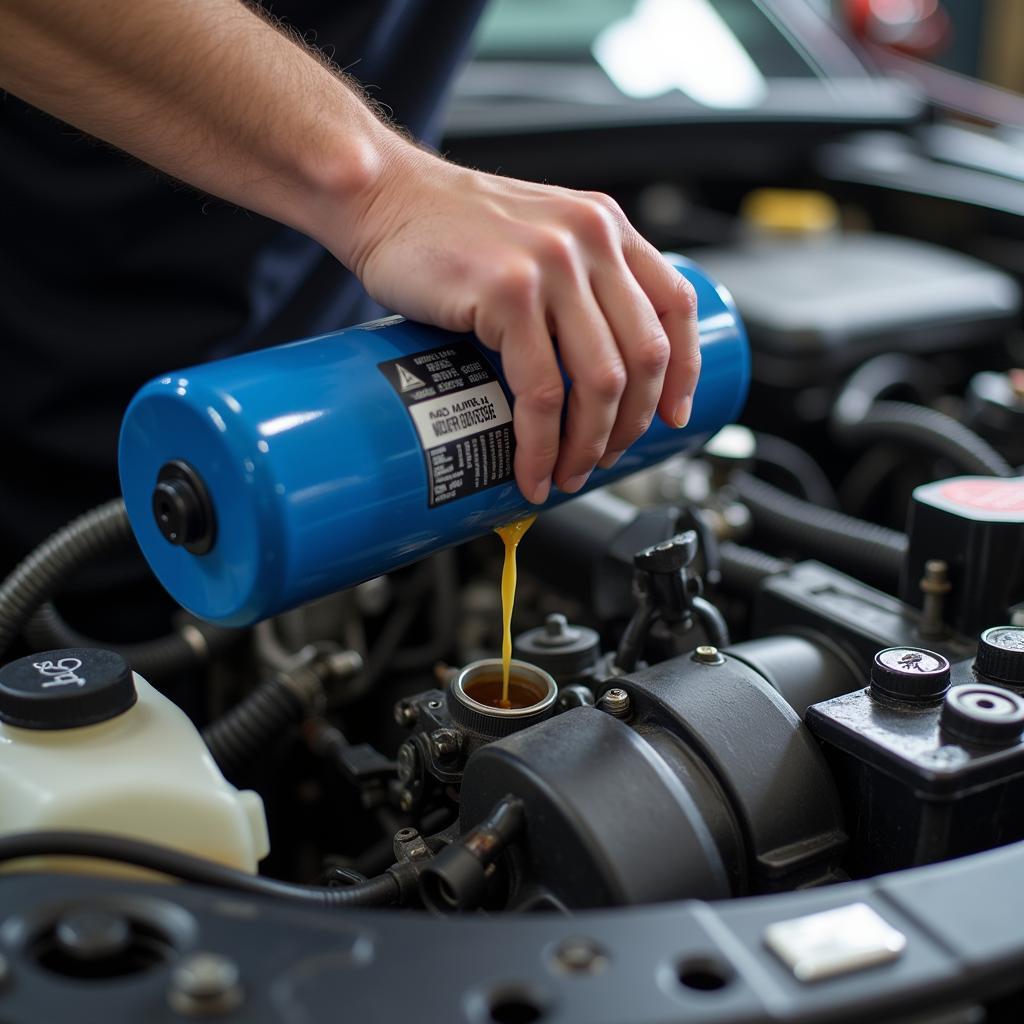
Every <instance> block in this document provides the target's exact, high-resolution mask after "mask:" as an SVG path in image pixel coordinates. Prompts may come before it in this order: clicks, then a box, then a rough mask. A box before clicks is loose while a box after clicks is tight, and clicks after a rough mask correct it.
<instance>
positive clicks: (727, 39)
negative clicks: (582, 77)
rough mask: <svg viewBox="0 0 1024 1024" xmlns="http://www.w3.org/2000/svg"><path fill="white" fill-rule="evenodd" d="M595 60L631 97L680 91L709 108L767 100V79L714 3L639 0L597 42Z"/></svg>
mask: <svg viewBox="0 0 1024 1024" xmlns="http://www.w3.org/2000/svg"><path fill="white" fill-rule="evenodd" d="M593 53H594V59H595V60H596V61H597V62H598V64H600V65H601V67H602V68H603V69H604V72H605V74H607V75H608V77H609V78H610V79H611V80H612V81H613V82H614V83H615V85H616V86H617V87H618V89H619V90H620V91H621V92H623V93H624V94H625V95H627V96H633V97H635V98H637V99H647V98H650V97H652V96H661V95H663V94H664V93H667V92H671V91H672V90H673V89H679V90H681V91H682V92H684V93H686V94H687V95H688V96H689V97H690V98H691V99H693V100H696V101H697V102H698V103H702V104H704V106H707V107H721V108H733V109H735V108H745V107H753V106H756V105H757V104H758V103H760V102H761V100H762V99H763V98H764V95H765V92H766V85H765V80H764V76H763V75H762V74H761V72H760V71H759V70H758V68H757V65H756V64H755V63H754V62H753V61H752V60H751V59H750V55H749V54H748V53H747V51H746V50H745V49H744V48H743V46H742V44H741V43H740V41H739V40H738V39H737V38H736V36H734V35H733V33H732V31H731V30H730V28H729V26H728V25H727V24H726V23H725V22H724V21H723V20H722V18H721V16H720V15H719V14H718V12H717V11H716V10H715V8H714V7H713V6H712V5H711V3H710V2H709V0H637V3H636V5H635V6H634V8H633V13H632V14H630V15H629V16H628V17H626V18H623V19H622V20H621V21H616V22H613V23H612V24H611V25H609V26H608V27H607V28H606V29H604V31H603V32H601V34H600V35H599V36H598V37H597V38H596V39H595V40H594V45H593Z"/></svg>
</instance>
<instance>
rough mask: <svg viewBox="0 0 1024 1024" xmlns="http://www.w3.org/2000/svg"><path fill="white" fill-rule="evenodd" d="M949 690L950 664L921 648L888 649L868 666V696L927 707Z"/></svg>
mask: <svg viewBox="0 0 1024 1024" xmlns="http://www.w3.org/2000/svg"><path fill="white" fill-rule="evenodd" d="M948 688H949V662H948V661H947V660H946V659H945V658H944V657H943V656H942V655H941V654H936V653H935V652H934V651H927V650H925V649H924V648H923V647H887V648H886V649H885V650H884V651H879V652H878V653H877V654H876V655H875V660H874V663H873V664H872V666H871V695H872V696H873V697H880V698H882V699H883V700H884V699H886V698H888V699H889V700H899V701H906V702H907V703H909V704H927V703H931V702H935V701H937V700H939V698H940V697H942V695H943V694H944V693H945V692H946V690H947V689H948Z"/></svg>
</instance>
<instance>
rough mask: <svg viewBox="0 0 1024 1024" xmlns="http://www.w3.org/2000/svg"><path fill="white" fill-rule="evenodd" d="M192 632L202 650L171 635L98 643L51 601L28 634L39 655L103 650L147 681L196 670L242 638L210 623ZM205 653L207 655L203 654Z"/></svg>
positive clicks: (30, 624) (34, 618)
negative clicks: (64, 650)
mask: <svg viewBox="0 0 1024 1024" xmlns="http://www.w3.org/2000/svg"><path fill="white" fill-rule="evenodd" d="M192 628H193V629H195V630H196V632H197V633H198V634H199V636H200V637H201V638H202V639H201V640H200V641H199V647H198V648H197V647H196V646H194V645H193V644H191V643H189V641H188V640H187V639H186V638H185V637H184V636H183V635H182V634H181V633H168V634H167V635H166V636H161V637H157V638H156V639H153V640H145V641H143V642H141V643H137V644H119V643H114V642H113V641H106V640H95V639H93V638H92V637H89V636H85V635H84V634H83V633H79V632H78V631H77V630H76V629H74V628H73V627H71V626H69V625H68V624H67V623H66V622H65V621H64V619H63V618H62V617H61V614H60V612H58V611H57V609H56V608H55V607H54V606H53V604H52V602H50V601H47V602H46V603H45V604H44V605H43V606H42V607H41V608H40V609H39V610H38V611H37V612H36V613H35V615H33V616H32V618H31V619H29V621H28V624H27V625H26V626H25V630H24V633H25V637H26V639H27V640H28V642H29V644H30V645H31V646H32V647H33V649H35V650H37V651H45V650H47V649H48V648H57V647H103V648H105V649H106V650H110V651H116V652H117V653H118V654H120V655H121V657H122V658H124V660H125V661H127V662H128V664H129V665H131V667H132V668H133V669H134V670H135V671H136V672H138V673H139V675H142V676H145V677H146V678H147V679H160V678H164V677H166V676H173V675H178V674H180V673H184V672H188V671H191V670H193V669H195V668H196V667H197V666H198V665H200V664H201V663H202V662H203V661H205V660H206V659H207V658H208V657H210V656H211V655H215V654H218V653H219V652H220V651H222V650H224V649H225V648H226V647H227V646H228V645H229V644H230V643H232V642H233V641H234V640H236V639H237V637H238V633H237V632H236V631H235V630H230V629H219V628H217V627H216V626H211V625H209V624H208V623H202V624H195V625H193V626H192ZM204 651H205V654H204V653H200V652H204Z"/></svg>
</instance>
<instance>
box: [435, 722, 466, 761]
mask: <svg viewBox="0 0 1024 1024" xmlns="http://www.w3.org/2000/svg"><path fill="white" fill-rule="evenodd" d="M430 750H431V753H433V755H434V757H436V758H437V759H438V760H439V761H450V760H451V759H452V758H454V757H457V756H458V754H459V751H461V750H462V737H461V736H460V735H459V734H458V733H457V732H456V731H455V730H454V729H435V730H434V731H433V732H432V733H431V734H430Z"/></svg>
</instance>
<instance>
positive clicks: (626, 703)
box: [597, 686, 633, 718]
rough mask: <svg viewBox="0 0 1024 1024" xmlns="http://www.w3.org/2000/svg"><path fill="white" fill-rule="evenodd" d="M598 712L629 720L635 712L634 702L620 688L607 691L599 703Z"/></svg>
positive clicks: (614, 687)
mask: <svg viewBox="0 0 1024 1024" xmlns="http://www.w3.org/2000/svg"><path fill="white" fill-rule="evenodd" d="M597 707H598V710H600V711H604V712H606V713H607V714H609V715H612V716H614V717H615V718H628V717H629V716H630V714H632V711H633V702H632V701H631V700H630V698H629V694H628V693H626V691H625V690H623V689H622V688H621V687H619V686H613V687H612V688H611V689H610V690H605V691H604V693H602V694H601V696H600V698H599V699H598V701H597Z"/></svg>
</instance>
